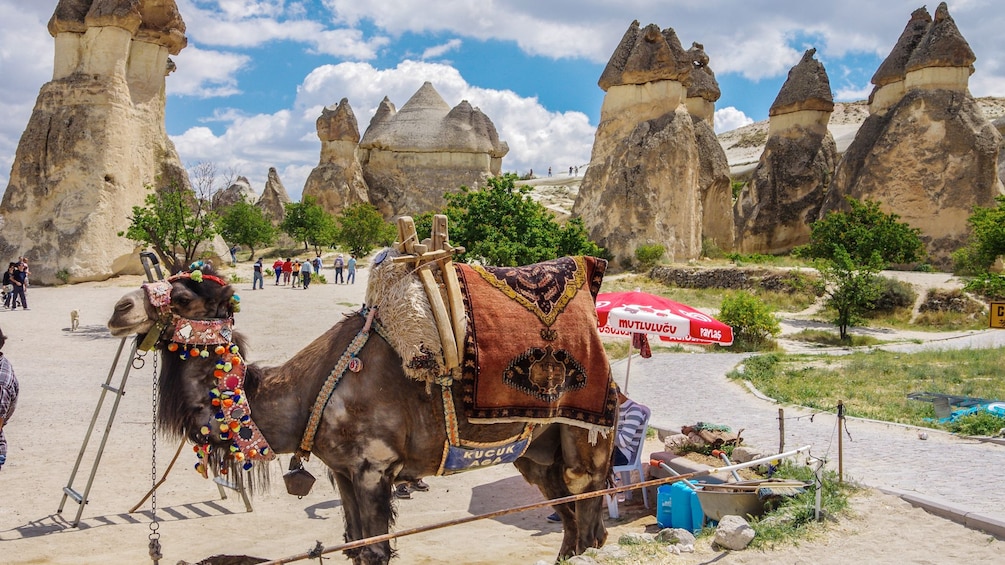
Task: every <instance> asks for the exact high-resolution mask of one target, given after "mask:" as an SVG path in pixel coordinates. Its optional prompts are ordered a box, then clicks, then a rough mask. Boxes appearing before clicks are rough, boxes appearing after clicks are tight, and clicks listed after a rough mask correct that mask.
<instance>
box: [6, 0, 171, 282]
mask: <svg viewBox="0 0 1005 565" xmlns="http://www.w3.org/2000/svg"><path fill="white" fill-rule="evenodd" d="M48 29H49V33H50V34H51V35H52V36H53V38H54V40H55V57H54V65H53V77H52V80H51V81H50V82H48V83H46V84H45V85H43V86H42V88H41V89H40V91H39V95H38V98H37V100H36V102H35V108H34V110H33V112H32V115H31V118H30V119H29V121H28V124H27V126H26V128H25V130H24V133H23V134H22V136H21V140H20V142H19V144H18V148H17V152H16V154H15V157H14V164H13V167H12V169H11V176H10V184H9V185H8V186H7V190H6V193H5V194H4V197H3V201H2V202H0V217H2V218H3V220H4V229H3V232H2V233H0V255H2V256H4V257H17V256H19V255H24V256H27V257H28V258H29V259H31V261H32V280H33V281H35V282H38V283H41V284H54V283H56V282H57V281H60V280H67V281H69V282H79V281H88V280H103V279H107V278H109V277H111V276H113V275H116V274H121V273H142V268H141V266H140V262H139V257H138V255H137V254H136V244H135V243H133V242H130V241H129V240H127V239H125V238H123V237H119V236H118V235H117V234H118V232H121V231H124V230H125V229H126V228H127V227H128V226H129V222H130V220H129V218H130V216H131V215H132V208H133V206H143V205H144V199H145V197H146V195H147V194H148V192H147V190H146V189H145V187H146V186H148V185H150V186H156V187H161V186H164V185H168V184H178V185H180V186H185V187H188V186H189V185H188V176H187V174H186V172H185V170H184V168H183V167H182V165H181V162H180V160H179V159H178V155H177V152H176V151H175V148H174V145H173V144H172V143H171V141H170V140H169V139H168V136H167V132H166V130H165V126H164V101H165V98H164V84H165V77H166V76H167V75H168V73H169V72H170V71H171V70H173V69H174V65H173V63H172V62H171V60H170V59H169V58H168V57H169V55H177V54H178V53H179V52H180V51H181V50H182V49H183V48H184V47H185V45H186V39H185V23H184V22H183V21H182V18H181V15H180V14H179V13H178V8H177V6H176V5H175V2H174V0H60V1H59V2H58V4H57V5H56V9H55V11H54V12H53V15H52V18H51V19H50V20H49V24H48Z"/></svg>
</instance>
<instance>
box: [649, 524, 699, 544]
mask: <svg viewBox="0 0 1005 565" xmlns="http://www.w3.org/2000/svg"><path fill="white" fill-rule="evenodd" d="M656 541H661V542H663V543H669V544H673V545H694V534H692V533H691V532H689V531H687V530H685V529H683V528H664V529H662V530H660V533H658V534H656Z"/></svg>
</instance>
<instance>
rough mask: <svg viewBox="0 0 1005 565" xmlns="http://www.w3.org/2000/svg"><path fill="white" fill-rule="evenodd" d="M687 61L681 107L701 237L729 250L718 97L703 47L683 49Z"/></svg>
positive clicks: (729, 196)
mask: <svg viewBox="0 0 1005 565" xmlns="http://www.w3.org/2000/svg"><path fill="white" fill-rule="evenodd" d="M687 57H688V60H689V61H690V62H691V85H690V86H689V87H688V88H687V98H685V100H684V104H685V105H686V106H687V111H688V113H690V114H691V121H692V123H693V125H694V136H695V141H696V142H697V144H698V162H699V164H700V167H699V169H698V186H699V194H700V196H701V238H702V241H703V245H704V244H705V243H707V244H709V245H714V246H715V247H718V248H719V249H722V250H723V251H732V250H733V241H734V239H735V238H736V233H735V232H736V229H735V225H734V222H733V188H732V179H731V178H730V176H729V159H727V158H726V151H725V150H724V149H723V148H722V144H721V143H719V139H718V138H717V137H716V135H715V129H714V127H715V102H716V100H718V99H719V97H720V96H721V95H722V92H721V91H720V90H719V82H718V81H717V80H715V73H713V72H712V69H711V68H710V67H709V66H708V62H709V58H708V55H707V54H706V53H705V46H704V45H702V44H701V43H692V44H691V48H690V49H688V50H687Z"/></svg>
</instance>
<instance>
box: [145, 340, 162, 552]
mask: <svg viewBox="0 0 1005 565" xmlns="http://www.w3.org/2000/svg"><path fill="white" fill-rule="evenodd" d="M159 357H160V356H159V355H156V354H155V355H154V356H153V368H154V374H153V387H152V391H151V393H150V404H151V411H150V412H151V414H152V415H153V422H152V423H151V426H150V447H151V454H150V482H151V484H152V485H153V488H152V489H151V491H150V492H151V495H150V535H148V536H147V539H149V540H150V542H149V544H148V545H149V548H150V549H149V552H150V559H151V560H152V561H153V562H154V565H157V564H158V563H159V562H160V559H161V557H163V555H162V554H161V534H160V532H159V531H158V530H160V523H159V522H158V521H157V393H158V389H157V376H158V375H157V360H158V358H159Z"/></svg>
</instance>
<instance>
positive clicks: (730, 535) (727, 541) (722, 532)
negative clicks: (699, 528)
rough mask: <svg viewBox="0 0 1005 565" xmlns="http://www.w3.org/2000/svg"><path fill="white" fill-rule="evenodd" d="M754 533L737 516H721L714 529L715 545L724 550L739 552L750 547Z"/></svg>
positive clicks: (744, 521)
mask: <svg viewBox="0 0 1005 565" xmlns="http://www.w3.org/2000/svg"><path fill="white" fill-rule="evenodd" d="M755 535H756V532H754V528H751V527H750V524H748V523H747V521H746V520H744V519H743V518H741V517H739V516H723V517H722V520H719V525H718V526H716V528H715V539H714V541H715V543H716V544H718V545H719V546H721V547H724V548H726V549H732V550H734V551H739V550H741V549H744V548H746V547H747V546H748V545H750V542H751V541H752V540H753V539H754V536H755Z"/></svg>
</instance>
